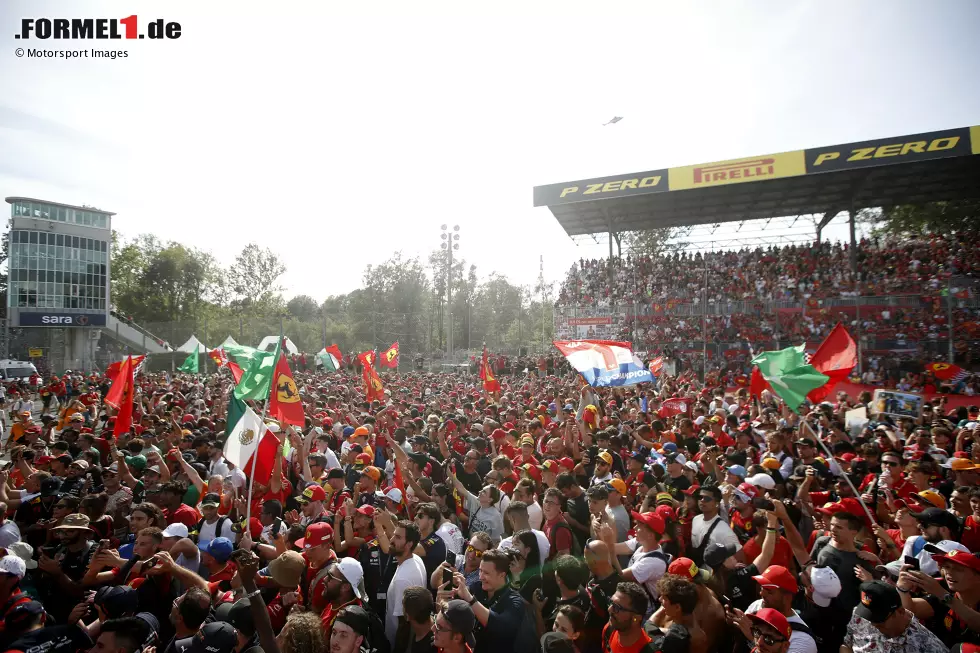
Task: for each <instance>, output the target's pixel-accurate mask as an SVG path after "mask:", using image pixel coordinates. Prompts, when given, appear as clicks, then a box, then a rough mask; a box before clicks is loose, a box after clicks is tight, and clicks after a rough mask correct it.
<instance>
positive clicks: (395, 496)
mask: <svg viewBox="0 0 980 653" xmlns="http://www.w3.org/2000/svg"><path fill="white" fill-rule="evenodd" d="M385 496H386V497H387V498H389V499H391V500H392V501H394V502H395V503H401V502H402V491H401V490H399V489H398V488H396V487H393V488H391V489H390V490H388V491H387V492H385Z"/></svg>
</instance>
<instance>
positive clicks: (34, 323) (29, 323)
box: [17, 313, 106, 327]
mask: <svg viewBox="0 0 980 653" xmlns="http://www.w3.org/2000/svg"><path fill="white" fill-rule="evenodd" d="M105 325H106V316H105V313H20V316H19V324H18V325H17V326H22V327H104V326H105Z"/></svg>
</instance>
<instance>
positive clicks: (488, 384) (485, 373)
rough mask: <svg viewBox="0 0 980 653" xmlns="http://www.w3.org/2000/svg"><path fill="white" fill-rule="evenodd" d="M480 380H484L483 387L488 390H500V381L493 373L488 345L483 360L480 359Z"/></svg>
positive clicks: (484, 349) (484, 350)
mask: <svg viewBox="0 0 980 653" xmlns="http://www.w3.org/2000/svg"><path fill="white" fill-rule="evenodd" d="M480 380H482V381H483V389H484V390H486V391H487V392H500V381H498V380H497V377H495V376H494V375H493V369H492V367H491V365H490V355H489V354H488V353H487V348H486V347H484V348H483V360H482V361H480Z"/></svg>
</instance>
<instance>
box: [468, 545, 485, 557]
mask: <svg viewBox="0 0 980 653" xmlns="http://www.w3.org/2000/svg"><path fill="white" fill-rule="evenodd" d="M471 551H472V552H473V556H474V557H476V558H482V557H483V554H484V553H486V551H481V550H480V549H478V548H476V547H475V546H473V545H472V544H467V545H466V552H467V553H470V552H471Z"/></svg>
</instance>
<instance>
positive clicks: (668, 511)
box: [654, 506, 677, 522]
mask: <svg viewBox="0 0 980 653" xmlns="http://www.w3.org/2000/svg"><path fill="white" fill-rule="evenodd" d="M654 512H655V513H657V514H658V515H660V516H661V517H662V518H663V520H664V521H665V522H668V521H677V514H676V513H675V512H674V508H673V506H657V508H656V509H655V510H654Z"/></svg>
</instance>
